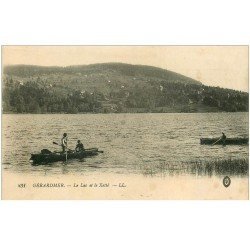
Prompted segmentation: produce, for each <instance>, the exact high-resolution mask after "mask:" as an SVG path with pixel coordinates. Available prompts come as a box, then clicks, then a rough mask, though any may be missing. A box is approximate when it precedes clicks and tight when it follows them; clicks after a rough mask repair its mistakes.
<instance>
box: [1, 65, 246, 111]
mask: <svg viewBox="0 0 250 250" xmlns="http://www.w3.org/2000/svg"><path fill="white" fill-rule="evenodd" d="M2 86H3V87H2V104H3V105H2V106H3V112H4V113H84V112H94V113H110V112H221V111H229V112H236V111H248V93H244V92H240V91H234V90H229V89H222V88H218V87H208V86H205V85H203V84H202V83H201V82H198V81H196V80H193V79H191V78H188V77H185V76H183V75H180V74H177V73H175V72H172V71H168V70H164V69H160V68H156V67H151V66H142V65H130V64H122V63H104V64H93V65H84V66H68V67H42V66H29V65H15V66H6V67H5V68H4V72H3V79H2Z"/></svg>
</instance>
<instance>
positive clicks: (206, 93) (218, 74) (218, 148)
mask: <svg viewBox="0 0 250 250" xmlns="http://www.w3.org/2000/svg"><path fill="white" fill-rule="evenodd" d="M1 49H2V81H1V82H2V87H1V88H2V103H1V105H2V128H1V129H2V131H1V132H2V145H1V150H2V159H1V165H2V199H14V200H16V199H25V200H30V199H46V200H49V199H51V200H56V199H63V200H72V199H79V200H86V199H102V200H103V199H107V200H110V199H116V200H121V199H131V200H145V199H147V200H151V199H152V200H156V199H164V200H165V199H197V200H198V199H199V200H200V199H202V200H203V199H223V200H224V199H249V194H248V185H249V147H248V138H249V130H248V127H249V124H248V110H249V104H248V98H249V90H248V46H2V48H1Z"/></svg>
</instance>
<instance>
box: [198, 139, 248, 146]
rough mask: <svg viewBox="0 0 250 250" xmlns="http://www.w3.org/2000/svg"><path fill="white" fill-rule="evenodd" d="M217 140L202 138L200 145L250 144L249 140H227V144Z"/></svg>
mask: <svg viewBox="0 0 250 250" xmlns="http://www.w3.org/2000/svg"><path fill="white" fill-rule="evenodd" d="M219 139H220V137H217V138H200V143H201V144H204V145H213V144H215V145H223V144H224V145H246V144H248V138H246V137H245V138H239V137H238V138H237V137H236V138H226V140H225V142H223V140H219Z"/></svg>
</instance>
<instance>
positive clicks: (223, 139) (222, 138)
mask: <svg viewBox="0 0 250 250" xmlns="http://www.w3.org/2000/svg"><path fill="white" fill-rule="evenodd" d="M226 139H227V137H226V135H225V134H224V133H223V132H222V136H221V140H222V143H223V145H226Z"/></svg>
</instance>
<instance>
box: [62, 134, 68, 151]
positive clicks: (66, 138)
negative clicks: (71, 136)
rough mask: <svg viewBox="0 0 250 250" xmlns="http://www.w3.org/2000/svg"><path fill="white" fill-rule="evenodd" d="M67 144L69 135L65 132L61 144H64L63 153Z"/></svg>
mask: <svg viewBox="0 0 250 250" xmlns="http://www.w3.org/2000/svg"><path fill="white" fill-rule="evenodd" d="M67 145H68V137H67V133H64V134H63V137H62V139H61V146H62V151H63V153H65V149H67Z"/></svg>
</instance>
